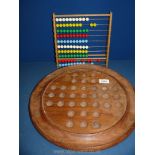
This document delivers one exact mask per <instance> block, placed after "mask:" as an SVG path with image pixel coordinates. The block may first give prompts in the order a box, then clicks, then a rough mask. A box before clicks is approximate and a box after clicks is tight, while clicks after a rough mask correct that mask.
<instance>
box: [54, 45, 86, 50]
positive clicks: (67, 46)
mask: <svg viewBox="0 0 155 155" xmlns="http://www.w3.org/2000/svg"><path fill="white" fill-rule="evenodd" d="M57 47H58V49H63V48H72V49H88V46H79V45H58V46H57Z"/></svg>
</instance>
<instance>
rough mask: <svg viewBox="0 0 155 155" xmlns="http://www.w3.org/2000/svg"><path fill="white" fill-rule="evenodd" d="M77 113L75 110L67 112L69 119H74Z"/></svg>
mask: <svg viewBox="0 0 155 155" xmlns="http://www.w3.org/2000/svg"><path fill="white" fill-rule="evenodd" d="M74 114H75V112H74V111H73V110H71V111H68V112H67V116H68V117H73V116H74Z"/></svg>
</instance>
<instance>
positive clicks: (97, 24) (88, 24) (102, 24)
mask: <svg viewBox="0 0 155 155" xmlns="http://www.w3.org/2000/svg"><path fill="white" fill-rule="evenodd" d="M83 25H90V24H83ZM96 25H108V24H96Z"/></svg>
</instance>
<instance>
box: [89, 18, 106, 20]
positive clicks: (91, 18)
mask: <svg viewBox="0 0 155 155" xmlns="http://www.w3.org/2000/svg"><path fill="white" fill-rule="evenodd" d="M89 20H108V19H104V18H103V19H102V18H94V19H93V18H90V19H89Z"/></svg>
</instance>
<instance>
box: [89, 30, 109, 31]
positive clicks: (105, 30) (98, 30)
mask: <svg viewBox="0 0 155 155" xmlns="http://www.w3.org/2000/svg"><path fill="white" fill-rule="evenodd" d="M89 31H109V30H89Z"/></svg>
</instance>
